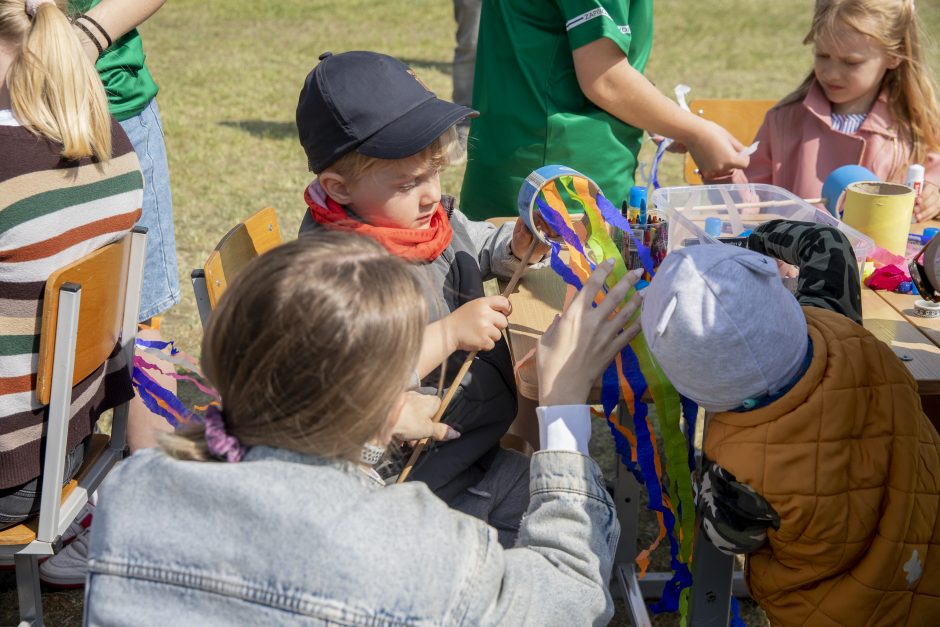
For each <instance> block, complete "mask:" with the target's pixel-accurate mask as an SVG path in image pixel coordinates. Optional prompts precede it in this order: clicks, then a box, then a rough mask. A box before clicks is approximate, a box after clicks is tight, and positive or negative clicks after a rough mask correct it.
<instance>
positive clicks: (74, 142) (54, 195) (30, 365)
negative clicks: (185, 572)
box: [0, 0, 143, 543]
mask: <svg viewBox="0 0 940 627" xmlns="http://www.w3.org/2000/svg"><path fill="white" fill-rule="evenodd" d="M142 197H143V178H142V177H141V173H140V165H139V163H138V160H137V155H136V154H135V153H134V149H133V147H132V146H131V144H130V142H129V141H128V139H127V136H126V135H125V134H124V131H123V130H122V129H121V127H120V126H119V125H118V123H117V122H116V121H114V120H113V119H112V117H111V115H110V114H109V113H108V102H107V98H106V97H105V91H104V88H103V87H102V84H101V81H100V79H99V78H98V74H97V72H96V71H95V68H94V66H93V65H92V63H91V61H90V60H89V59H88V58H87V57H86V55H85V53H84V51H83V48H82V43H81V41H80V40H79V38H78V36H77V35H76V33H75V30H74V29H73V26H72V24H71V23H70V22H69V20H68V18H67V17H66V15H65V13H64V12H63V4H62V3H57V2H53V1H52V0H26V1H24V0H0V529H2V528H5V527H9V526H11V525H14V524H17V523H19V522H20V521H22V520H24V519H26V518H28V517H29V516H30V515H32V514H34V513H35V512H36V511H38V509H39V485H40V480H41V479H40V473H41V470H42V466H41V453H42V447H43V445H44V441H43V437H42V436H43V432H44V428H43V423H44V421H45V420H46V418H47V408H46V407H43V406H42V405H40V404H39V403H38V402H37V400H36V395H35V393H34V389H33V386H34V383H35V375H36V363H37V354H36V352H37V350H38V347H39V331H40V320H41V316H42V305H43V302H42V301H43V291H44V288H45V282H46V279H47V278H48V277H49V275H50V274H51V273H52V272H53V271H55V270H57V269H58V268H61V267H62V266H65V265H68V264H70V263H72V262H73V261H75V260H77V259H79V258H80V257H83V256H84V255H86V254H88V253H90V252H92V251H94V250H95V249H97V248H100V247H102V246H104V245H106V244H109V243H111V242H113V241H115V240H117V239H119V238H121V237H123V236H124V235H125V234H126V233H127V232H128V231H129V230H130V229H131V228H132V227H133V226H134V223H135V222H137V220H138V218H139V217H140V206H141V201H142ZM132 395H133V390H132V388H131V383H130V377H129V374H128V370H127V367H126V365H125V366H124V367H121V364H109V365H107V366H106V367H102V368H100V369H99V370H98V371H97V372H95V373H92V374H91V375H90V376H89V377H88V378H86V379H85V380H83V381H80V382H79V383H78V384H77V385H76V386H75V387H74V389H73V392H72V399H73V401H72V417H71V419H70V424H69V430H68V433H69V440H68V449H67V450H68V451H69V452H68V454H67V459H66V472H65V480H66V481H68V480H69V479H71V478H72V476H74V475H75V473H76V472H77V471H78V468H79V466H80V465H81V462H82V458H83V457H84V452H85V444H86V442H87V441H88V439H89V436H90V434H91V432H92V428H93V425H94V424H95V421H96V420H97V419H98V417H99V415H100V414H101V413H103V412H104V411H105V410H107V409H110V408H112V407H114V406H116V405H118V404H119V403H122V402H124V401H126V400H127V399H128V398H130V397H131V396H132ZM80 518H83V517H80ZM67 536H71V537H65V538H64V541H66V542H67V541H69V540H71V539H74V538H75V533H71V534H67ZM76 543H77V542H76Z"/></svg>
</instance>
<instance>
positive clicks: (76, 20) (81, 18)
mask: <svg viewBox="0 0 940 627" xmlns="http://www.w3.org/2000/svg"><path fill="white" fill-rule="evenodd" d="M85 22H88V23H89V24H91V25H92V26H94V27H95V29H96V30H97V31H98V32H99V33H101V36H102V37H103V38H104V40H105V42H106V43H107V45H106V46H102V45H101V42H100V41H98V37H97V36H96V35H94V34H93V33H92V32H91V29H89V28H88V26H86V25H85ZM72 24H73V25H75V26H77V27H78V28H80V29H81V30H82V32H84V33H85V35H87V36H88V39H90V40H91V42H92V43H93V44H95V48H97V49H98V56H99V57H100V56H101V55H102V54H104V51H105V50H107V49H108V48H110V47H111V46H112V44H114V41H113V40H112V39H111V35H109V34H108V31H106V30H105V29H104V27H103V26H102V25H101V24H99V23H98V20H96V19H94V18H93V17H90V16H88V15H85V14H84V13H82V14H80V15H76V16H75V17H73V18H72Z"/></svg>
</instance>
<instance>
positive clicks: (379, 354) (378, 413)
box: [160, 230, 427, 460]
mask: <svg viewBox="0 0 940 627" xmlns="http://www.w3.org/2000/svg"><path fill="white" fill-rule="evenodd" d="M421 294H422V293H421V290H420V287H419V285H418V281H417V279H416V278H415V277H414V275H413V273H412V272H411V271H410V270H409V268H408V266H407V265H406V263H405V262H404V261H402V260H399V259H397V258H396V257H393V256H392V255H390V254H389V253H388V252H387V251H386V250H385V249H384V248H382V247H381V246H379V245H378V244H377V243H375V242H373V241H372V240H369V239H366V238H363V237H360V236H358V235H353V234H350V233H344V232H340V231H327V230H320V231H316V232H313V233H309V234H304V235H302V236H301V237H300V238H299V239H297V240H295V241H293V242H290V243H287V244H283V245H281V246H279V247H277V248H275V249H274V250H271V251H269V252H267V253H265V254H263V255H262V256H260V257H259V258H257V259H254V260H253V261H252V262H251V263H250V264H249V265H248V266H246V267H245V269H244V270H243V271H242V272H241V273H240V274H239V275H238V276H237V277H236V279H235V280H234V281H233V282H232V284H231V285H229V287H228V289H227V290H226V292H225V294H224V295H223V296H222V299H221V301H220V302H219V305H218V307H217V309H216V310H215V311H213V312H212V318H211V320H210V323H209V328H208V329H207V331H206V334H205V337H204V339H203V344H202V364H203V367H204V369H205V373H206V375H207V376H208V378H209V379H210V380H211V381H212V383H213V384H214V385H215V386H216V389H217V390H218V391H219V394H220V395H221V397H222V408H223V415H224V421H225V429H226V432H227V433H228V434H229V435H233V436H235V437H236V438H238V440H239V441H240V442H241V444H242V445H243V446H252V445H266V446H271V447H277V448H284V449H290V450H294V451H299V452H302V453H308V454H312V455H317V456H320V457H327V458H344V459H352V460H355V459H358V457H359V453H360V451H361V450H362V447H363V445H364V444H365V443H366V442H368V441H369V440H371V439H373V438H375V437H376V436H378V435H380V434H382V433H383V432H384V429H385V427H386V422H387V419H388V415H389V413H390V411H391V410H392V408H393V406H394V405H395V403H396V401H397V399H398V398H399V395H400V394H401V393H402V392H403V391H404V390H405V387H406V385H407V382H408V380H409V378H410V376H411V372H412V371H413V369H414V367H415V365H416V363H417V357H418V351H419V349H420V346H421V339H422V337H423V333H424V326H425V322H426V318H427V314H426V310H425V307H426V305H425V301H424V298H423V297H422V295H421ZM204 434H205V431H204V428H203V427H202V426H201V425H193V426H191V427H185V428H183V429H180V430H178V431H177V432H176V433H174V434H166V435H163V436H161V438H160V446H161V447H162V448H163V450H164V451H166V452H167V453H168V454H169V455H171V456H173V457H176V458H178V459H189V460H206V459H210V458H211V456H210V455H209V453H208V451H207V448H206V441H205V435H204Z"/></svg>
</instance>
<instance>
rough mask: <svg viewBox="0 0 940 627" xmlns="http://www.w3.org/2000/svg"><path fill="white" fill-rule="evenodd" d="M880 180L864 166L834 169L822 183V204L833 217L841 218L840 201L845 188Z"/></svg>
mask: <svg viewBox="0 0 940 627" xmlns="http://www.w3.org/2000/svg"><path fill="white" fill-rule="evenodd" d="M880 180H881V179H880V178H878V175H877V174H875V173H874V172H872V171H871V170H869V169H868V168H866V167H864V166H860V165H844V166H842V167H841V168H836V169H835V170H833V171H832V172H830V173H829V176H827V177H826V180H825V181H823V188H822V197H823V203H824V204H825V206H826V209H828V210H829V213H831V214H832V215H833V216H836V217H842V211H841V209H842V207H841V206H840V201H841V199H842V194H843V193H845V188H847V187H848V186H849V185H851V184H852V183H859V182H861V181H880Z"/></svg>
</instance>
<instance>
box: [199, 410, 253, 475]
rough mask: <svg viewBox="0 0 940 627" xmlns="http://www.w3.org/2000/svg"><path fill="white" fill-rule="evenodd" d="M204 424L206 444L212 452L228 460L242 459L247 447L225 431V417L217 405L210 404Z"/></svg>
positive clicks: (236, 460)
mask: <svg viewBox="0 0 940 627" xmlns="http://www.w3.org/2000/svg"><path fill="white" fill-rule="evenodd" d="M203 424H204V425H205V427H206V446H207V447H208V448H209V452H210V453H212V454H213V455H214V456H215V457H219V458H221V459H224V460H225V461H227V462H238V461H241V459H242V457H244V456H245V451H246V450H247V449H245V447H243V446H242V445H241V443H240V442H239V441H238V438H236V437H235V436H234V435H229V434H228V433H226V432H225V419H224V418H223V416H222V410H221V409H219V407H218V406H217V405H212V406H210V407H209V409H208V411H206V417H205V418H204V419H203Z"/></svg>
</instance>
